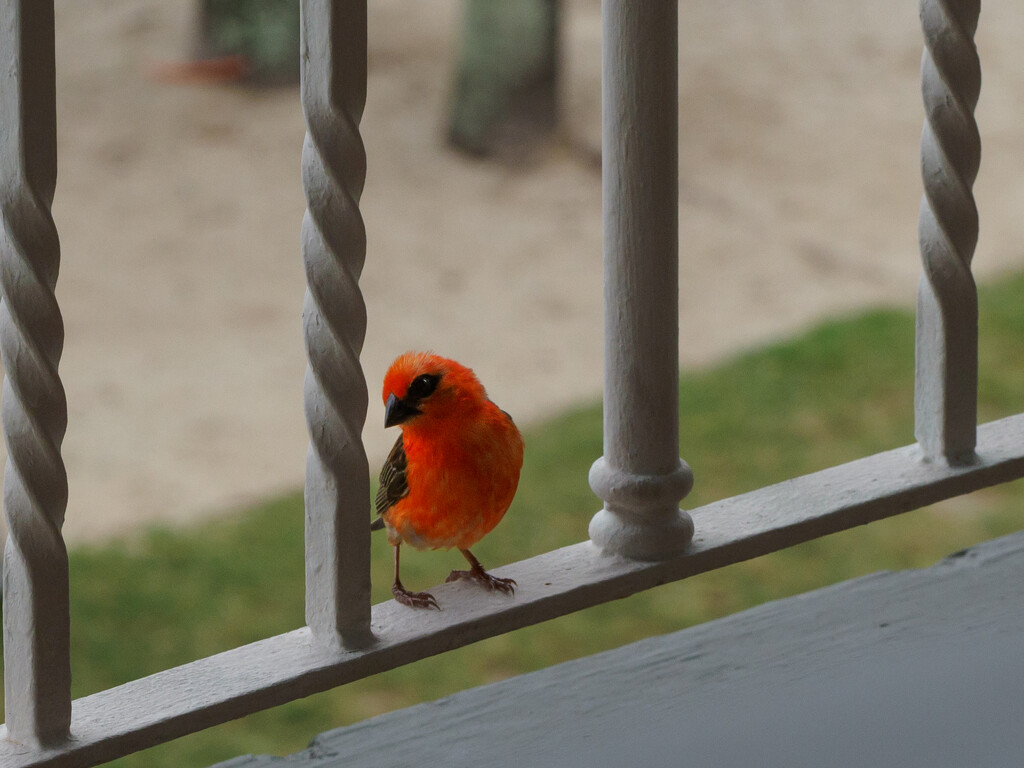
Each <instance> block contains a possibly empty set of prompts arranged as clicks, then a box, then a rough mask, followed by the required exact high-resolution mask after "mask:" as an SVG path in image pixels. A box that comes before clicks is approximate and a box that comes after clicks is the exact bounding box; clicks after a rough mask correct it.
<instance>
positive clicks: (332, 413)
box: [301, 0, 371, 647]
mask: <svg viewBox="0 0 1024 768" xmlns="http://www.w3.org/2000/svg"><path fill="white" fill-rule="evenodd" d="M301 55H302V107H303V111H304V113H305V116H306V129H307V133H306V141H305V145H304V147H303V152H302V181H303V186H304V188H305V191H306V202H307V209H306V215H305V217H304V219H303V221H302V255H303V261H304V263H305V268H306V281H307V286H308V288H307V291H306V301H305V307H304V310H303V328H304V331H305V340H306V353H307V356H308V358H309V367H308V368H307V370H306V385H305V401H306V423H307V425H308V428H309V434H310V445H309V453H308V456H307V461H306V622H307V624H309V626H310V628H311V629H312V630H313V632H314V634H316V635H317V637H319V638H320V639H321V640H323V641H325V642H327V643H329V644H332V645H333V644H336V643H338V642H341V643H343V644H344V645H346V646H348V647H359V646H363V645H365V644H367V643H368V642H370V641H371V635H370V629H369V627H370V527H369V526H370V523H369V520H370V516H369V512H370V481H369V477H370V471H369V466H368V464H367V460H366V452H365V450H364V448H363V443H362V429H363V424H364V422H365V421H366V406H367V390H366V381H365V378H364V376H363V369H362V367H361V365H360V363H359V353H360V351H361V350H362V347H363V339H364V337H365V335H366V305H365V303H364V302H363V297H362V294H361V293H360V291H359V275H360V273H361V272H362V269H363V262H364V260H365V258H366V231H365V229H364V226H363V219H362V216H361V215H360V213H359V196H360V195H361V194H362V191H363V181H364V179H365V178H366V153H365V151H364V149H363V142H362V139H361V138H360V136H359V120H360V118H361V116H362V113H363V105H364V104H365V102H366V0H303V2H302V54H301Z"/></svg>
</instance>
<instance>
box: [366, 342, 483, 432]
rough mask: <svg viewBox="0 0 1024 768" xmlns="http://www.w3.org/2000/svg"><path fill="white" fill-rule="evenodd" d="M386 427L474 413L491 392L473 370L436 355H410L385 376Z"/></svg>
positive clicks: (428, 353) (424, 353)
mask: <svg viewBox="0 0 1024 768" xmlns="http://www.w3.org/2000/svg"><path fill="white" fill-rule="evenodd" d="M382 397H383V399H384V426H385V427H393V426H395V425H397V424H408V423H409V422H413V421H415V422H417V423H423V422H430V421H433V419H435V418H447V417H450V416H451V415H453V414H455V413H458V412H464V413H465V412H470V411H472V410H473V409H475V408H478V407H480V406H481V405H482V404H484V403H486V402H487V392H486V391H485V390H484V387H483V385H482V384H481V383H480V381H479V380H478V379H477V377H476V374H475V373H473V371H472V370H471V369H470V368H467V367H466V366H464V365H462V364H461V363H457V362H455V361H454V360H449V359H448V358H445V357H441V356H440V355H435V354H434V353H432V352H406V353H405V354H404V355H400V356H399V357H397V358H396V359H395V361H394V362H393V363H392V364H391V367H390V368H388V372H387V374H385V376H384V391H383V393H382Z"/></svg>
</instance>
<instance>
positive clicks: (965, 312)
mask: <svg viewBox="0 0 1024 768" xmlns="http://www.w3.org/2000/svg"><path fill="white" fill-rule="evenodd" d="M920 11H921V24H922V27H923V30H924V38H925V49H924V55H923V58H922V62H921V90H922V94H923V97H924V106H925V115H926V119H925V123H924V129H923V131H922V135H921V174H922V178H923V181H924V196H923V197H922V200H921V214H920V219H919V224H918V237H919V242H920V247H921V260H922V262H923V265H924V274H923V276H922V279H921V283H920V287H919V290H918V308H917V360H916V362H917V373H916V388H915V395H914V410H915V419H916V425H915V430H914V431H915V435H916V436H917V439H918V441H919V442H920V444H921V447H922V449H923V451H924V453H925V456H927V457H928V458H932V459H945V460H946V461H949V462H969V461H971V460H972V459H973V456H974V446H975V430H976V426H977V387H978V294H977V288H976V287H975V284H974V277H973V275H972V274H971V258H972V256H973V255H974V247H975V245H976V243H977V241H978V209H977V207H976V206H975V203H974V196H973V193H972V191H971V187H972V185H973V184H974V179H975V177H976V176H977V174H978V165H979V163H980V160H981V139H980V137H979V135H978V125H977V123H976V122H975V120H974V108H975V106H976V105H977V103H978V94H979V92H980V90H981V65H980V63H979V60H978V52H977V48H976V47H975V45H974V32H975V30H976V29H977V26H978V14H979V0H921V5H920Z"/></svg>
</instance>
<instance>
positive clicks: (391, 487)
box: [370, 435, 409, 530]
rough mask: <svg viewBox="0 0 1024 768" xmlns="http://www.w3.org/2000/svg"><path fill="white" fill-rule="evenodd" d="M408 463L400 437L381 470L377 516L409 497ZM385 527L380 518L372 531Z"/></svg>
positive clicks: (373, 524)
mask: <svg viewBox="0 0 1024 768" xmlns="http://www.w3.org/2000/svg"><path fill="white" fill-rule="evenodd" d="M406 466H407V461H406V458H405V446H404V445H403V443H402V436H401V435H399V436H398V440H396V441H395V447H394V448H392V449H391V453H389V454H388V458H387V460H386V461H385V462H384V466H383V467H381V470H380V488H379V489H378V490H377V498H376V499H374V506H375V507H376V508H377V514H378V515H383V514H384V513H385V512H387V511H388V510H389V509H391V507H393V506H394V505H395V504H397V503H398V502H399V501H401V500H402V499H404V498H405V497H406V496H408V495H409V483H408V482H407V481H406V478H405V469H406ZM383 527H384V521H383V520H382V519H380V518H378V519H377V520H374V521H373V523H372V524H371V525H370V528H371V530H379V529H380V528H383Z"/></svg>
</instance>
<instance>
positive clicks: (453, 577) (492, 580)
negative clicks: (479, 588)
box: [445, 549, 517, 595]
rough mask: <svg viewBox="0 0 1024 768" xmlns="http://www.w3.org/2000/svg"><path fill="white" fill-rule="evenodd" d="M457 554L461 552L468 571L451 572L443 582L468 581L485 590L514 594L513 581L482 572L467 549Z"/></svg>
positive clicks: (481, 567)
mask: <svg viewBox="0 0 1024 768" xmlns="http://www.w3.org/2000/svg"><path fill="white" fill-rule="evenodd" d="M459 552H461V553H462V556H463V557H464V558H466V560H468V561H469V566H470V567H469V570H468V571H452V572H451V573H449V574H448V578H447V579H445V582H449V581H459V580H460V579H469V580H470V581H475V582H476V583H477V584H482V585H483V586H485V587H486V588H487V589H490V590H493V591H496V592H501V593H502V594H505V595H512V594H515V591H516V586H517V585H516V582H515V579H503V578H500V577H499V576H492V575H491V574H489V573H488V572H487V571H485V570H484V567H483V566H482V565H480V561H479V560H477V559H476V558H475V557H474V556H473V553H472V552H470V551H469V550H468V549H460V550H459Z"/></svg>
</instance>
